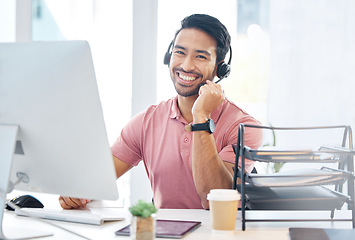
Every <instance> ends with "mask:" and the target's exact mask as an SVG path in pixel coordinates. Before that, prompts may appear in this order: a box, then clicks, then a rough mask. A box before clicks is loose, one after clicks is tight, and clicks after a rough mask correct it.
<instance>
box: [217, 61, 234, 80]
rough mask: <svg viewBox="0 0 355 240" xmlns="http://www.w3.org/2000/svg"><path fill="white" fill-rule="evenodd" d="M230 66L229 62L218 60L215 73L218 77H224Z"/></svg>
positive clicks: (226, 75)
mask: <svg viewBox="0 0 355 240" xmlns="http://www.w3.org/2000/svg"><path fill="white" fill-rule="evenodd" d="M230 71H231V69H230V66H229V64H226V63H225V62H220V63H219V64H218V66H217V71H216V75H217V77H218V78H226V77H228V76H229V74H230Z"/></svg>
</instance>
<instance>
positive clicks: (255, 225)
mask: <svg viewBox="0 0 355 240" xmlns="http://www.w3.org/2000/svg"><path fill="white" fill-rule="evenodd" d="M34 195H35V196H36V194H34ZM39 199H40V198H39ZM40 200H41V199H40ZM44 204H45V206H49V207H50V208H53V207H54V208H56V207H59V204H58V202H57V198H56V197H55V198H53V201H52V202H50V204H48V203H45V202H44ZM89 207H90V209H91V210H93V211H98V212H110V213H111V214H112V213H114V214H117V215H118V216H123V217H125V218H126V220H125V221H120V222H110V223H104V224H103V225H101V226H94V225H86V224H78V223H68V222H59V221H52V222H54V223H56V224H58V225H60V226H63V227H65V228H68V229H70V230H73V231H75V232H78V233H80V234H82V235H84V236H87V237H89V238H91V239H105V240H106V239H108V240H109V239H115V240H117V239H129V237H125V236H116V235H115V231H116V230H118V229H119V228H121V227H124V226H125V225H127V224H129V218H130V214H129V212H128V210H127V209H123V208H119V207H117V206H115V204H112V203H110V202H93V203H90V206H89ZM329 214H330V213H329V212H316V215H317V217H319V218H324V219H329V216H330V215H329ZM238 215H239V216H238V219H237V224H236V230H235V232H234V233H233V234H230V235H225V234H216V233H212V230H211V222H210V212H209V211H206V210H196V209H182V210H181V209H179V210H177V209H160V210H159V211H158V214H157V217H158V218H160V219H175V220H198V221H201V222H202V225H201V227H199V228H198V229H196V230H195V231H194V232H192V233H190V234H189V235H187V236H186V237H184V238H183V239H186V240H191V239H193V240H229V239H239V240H244V239H253V240H254V239H263V240H268V239H270V240H274V239H278V240H289V239H290V238H289V233H288V228H289V227H319V228H348V229H350V228H351V226H352V225H351V222H350V221H346V222H343V221H341V222H329V221H326V222H247V224H246V231H244V232H243V231H242V230H241V220H240V212H238ZM314 215H315V214H314V212H313V213H309V212H271V211H247V216H248V218H251V217H254V218H255V217H257V218H269V219H270V218H274V219H278V218H287V217H288V218H290V217H291V216H292V217H293V218H299V219H304V218H307V217H314ZM336 217H337V216H336ZM338 217H341V218H350V217H351V214H350V211H342V212H339V215H338ZM15 225H17V226H20V227H27V228H32V229H38V230H44V231H48V232H53V233H54V236H51V237H46V238H40V239H49V240H54V239H82V238H80V237H77V236H74V235H71V234H70V233H67V232H65V231H63V230H61V229H58V228H55V227H53V226H50V225H47V224H45V223H42V222H38V221H36V220H33V219H29V218H27V217H20V216H16V215H15V214H14V213H13V212H6V214H5V219H4V224H3V226H4V228H6V227H8V226H15Z"/></svg>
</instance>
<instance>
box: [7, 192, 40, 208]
mask: <svg viewBox="0 0 355 240" xmlns="http://www.w3.org/2000/svg"><path fill="white" fill-rule="evenodd" d="M9 202H12V203H13V204H15V205H17V206H19V207H20V208H43V207H44V206H43V204H42V203H41V202H40V201H39V200H38V199H37V198H35V197H33V196H31V195H22V196H18V197H15V198H13V199H11V200H9ZM6 209H8V210H11V211H14V209H13V208H12V207H10V206H9V205H8V204H6Z"/></svg>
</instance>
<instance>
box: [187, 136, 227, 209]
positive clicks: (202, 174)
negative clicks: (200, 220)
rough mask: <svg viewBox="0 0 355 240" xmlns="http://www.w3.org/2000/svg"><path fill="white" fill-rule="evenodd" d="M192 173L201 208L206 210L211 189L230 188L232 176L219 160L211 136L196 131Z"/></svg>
mask: <svg viewBox="0 0 355 240" xmlns="http://www.w3.org/2000/svg"><path fill="white" fill-rule="evenodd" d="M192 144H193V150H192V173H193V178H194V183H195V187H196V189H197V193H198V195H199V196H200V199H201V203H202V206H203V207H204V208H205V209H208V208H209V206H208V201H207V194H208V193H209V191H210V190H211V189H217V188H231V187H232V180H233V179H232V174H231V173H230V172H229V170H228V169H227V167H226V166H225V164H224V162H223V161H222V159H221V158H220V156H219V154H218V152H217V148H216V144H215V140H214V137H213V134H209V133H208V132H204V131H198V132H194V135H193V143H192Z"/></svg>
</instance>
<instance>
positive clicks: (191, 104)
mask: <svg viewBox="0 0 355 240" xmlns="http://www.w3.org/2000/svg"><path fill="white" fill-rule="evenodd" d="M230 41H231V38H230V35H229V33H228V31H227V29H226V28H225V26H224V25H223V24H222V23H221V22H220V21H219V20H218V19H216V18H214V17H212V16H209V15H204V14H194V15H191V16H188V17H186V18H185V19H184V20H183V21H182V22H181V28H180V29H179V30H178V31H177V32H176V34H175V38H174V39H173V41H172V42H171V45H170V46H169V49H168V52H167V54H166V56H165V59H164V62H165V64H167V65H168V66H169V71H170V75H171V79H172V82H173V84H174V87H175V89H176V92H177V93H178V95H177V96H175V97H173V98H171V99H170V100H167V101H164V102H161V103H159V104H157V105H153V106H150V107H149V108H148V109H147V110H146V111H144V112H142V113H140V114H138V115H137V116H135V117H134V118H133V119H132V120H131V121H130V122H129V123H128V124H127V125H126V126H125V127H124V128H123V129H122V132H121V134H120V136H119V137H118V139H117V141H116V142H115V143H114V145H113V146H112V149H111V150H112V154H113V159H114V162H115V167H116V173H117V176H118V177H120V176H122V175H123V174H124V173H125V172H127V171H128V170H129V169H130V168H132V167H133V166H136V165H138V163H139V162H140V161H143V162H144V164H145V168H146V171H147V174H148V178H149V180H150V183H151V187H152V190H153V194H154V204H155V205H156V207H158V208H205V209H208V208H209V204H208V201H207V193H208V192H209V191H210V190H211V189H216V188H232V178H233V166H234V160H235V154H234V152H233V148H232V145H233V144H236V142H237V132H238V125H239V124H240V123H244V124H259V122H258V121H257V120H255V119H254V118H253V117H251V116H250V115H248V114H247V113H246V112H244V111H243V110H241V109H240V108H239V107H238V106H237V105H235V104H234V103H232V102H231V101H229V100H228V99H227V98H226V97H225V95H224V92H223V90H222V89H221V86H220V85H219V84H216V83H214V82H213V79H214V78H215V77H216V76H219V77H225V75H226V74H229V72H228V71H229V69H228V71H226V69H225V68H226V63H224V58H225V56H226V54H227V53H228V51H229V49H230ZM227 67H228V66H227ZM142 101H144V99H142ZM261 140H262V136H261V132H260V130H258V129H254V130H250V131H249V129H248V131H247V132H246V136H245V144H246V145H247V146H249V147H251V148H258V147H259V146H260V144H261ZM252 168H253V163H252V162H247V166H246V170H247V171H251V170H252ZM59 201H60V204H61V206H62V207H63V208H78V207H85V205H86V204H87V202H88V201H87V200H83V199H74V198H69V197H60V199H59Z"/></svg>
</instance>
